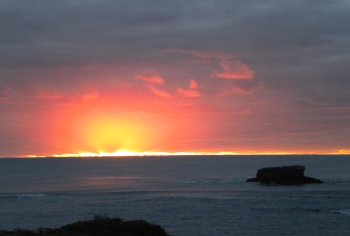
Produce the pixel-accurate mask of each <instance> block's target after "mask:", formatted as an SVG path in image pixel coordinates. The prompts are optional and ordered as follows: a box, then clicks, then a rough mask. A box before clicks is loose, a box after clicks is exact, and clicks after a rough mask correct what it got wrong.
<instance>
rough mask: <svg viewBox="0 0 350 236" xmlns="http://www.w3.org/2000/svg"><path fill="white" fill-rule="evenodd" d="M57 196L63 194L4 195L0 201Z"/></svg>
mask: <svg viewBox="0 0 350 236" xmlns="http://www.w3.org/2000/svg"><path fill="white" fill-rule="evenodd" d="M57 195H63V193H50V194H44V193H23V194H3V195H0V199H8V198H10V199H11V198H12V199H13V198H44V197H49V196H57Z"/></svg>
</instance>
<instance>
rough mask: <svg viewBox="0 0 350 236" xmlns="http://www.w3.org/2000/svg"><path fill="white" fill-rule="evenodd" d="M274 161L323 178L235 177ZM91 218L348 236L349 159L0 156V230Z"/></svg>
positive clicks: (178, 235) (173, 228) (188, 233)
mask: <svg viewBox="0 0 350 236" xmlns="http://www.w3.org/2000/svg"><path fill="white" fill-rule="evenodd" d="M282 165H305V166H306V172H305V175H307V176H311V177H315V178H320V179H322V180H323V181H324V182H325V183H324V184H311V185H304V186H262V185H259V184H257V183H247V182H246V181H245V180H246V179H247V178H250V177H254V176H255V174H256V170H257V169H258V168H261V167H269V166H282ZM95 215H100V216H109V217H121V218H124V219H127V220H131V219H145V220H147V221H149V222H151V223H155V224H159V225H161V226H162V227H163V228H165V230H166V231H167V232H168V233H169V234H170V235H172V236H221V235H222V236H227V235H350V157H345V156H343V157H340V156H294V157H293V156H288V157H270V156H260V157H257V156H214V157H203V156H198V157H135V158H97V159H88V158H87V159H77V158H75V159H74V158H72V159H57V158H50V159H49V158H46V159H7V158H5V159H0V229H3V230H11V229H15V228H27V229H35V228H38V227H58V226H62V225H64V224H67V223H72V222H74V221H77V220H84V219H91V218H93V217H94V216H95Z"/></svg>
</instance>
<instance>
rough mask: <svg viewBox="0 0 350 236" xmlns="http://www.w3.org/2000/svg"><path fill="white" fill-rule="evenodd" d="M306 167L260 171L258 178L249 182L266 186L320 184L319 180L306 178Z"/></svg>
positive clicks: (272, 168) (273, 168) (275, 168)
mask: <svg viewBox="0 0 350 236" xmlns="http://www.w3.org/2000/svg"><path fill="white" fill-rule="evenodd" d="M304 171H305V166H282V167H268V168H262V169H259V170H258V172H257V174H256V177H255V178H251V179H248V180H247V182H259V183H261V184H265V185H302V184H320V183H323V182H322V181H321V180H319V179H315V178H311V177H307V176H304Z"/></svg>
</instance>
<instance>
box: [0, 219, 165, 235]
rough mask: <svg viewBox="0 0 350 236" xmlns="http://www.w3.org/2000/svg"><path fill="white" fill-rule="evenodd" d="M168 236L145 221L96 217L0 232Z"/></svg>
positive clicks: (18, 233) (158, 227)
mask: <svg viewBox="0 0 350 236" xmlns="http://www.w3.org/2000/svg"><path fill="white" fill-rule="evenodd" d="M39 235H40V236H78V235H79V236H111V235H118V236H168V234H167V233H166V232H165V230H164V229H163V228H162V227H160V226H159V225H154V224H150V223H148V222H146V221H144V220H132V221H123V220H122V219H120V218H106V217H95V218H94V219H93V220H87V221H78V222H76V223H73V224H68V225H65V226H63V227H60V228H56V229H51V228H40V229H37V230H23V229H16V230H14V231H0V236H39Z"/></svg>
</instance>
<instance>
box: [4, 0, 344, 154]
mask: <svg viewBox="0 0 350 236" xmlns="http://www.w3.org/2000/svg"><path fill="white" fill-rule="evenodd" d="M349 23H350V1H347V0H343V1H342V0H333V1H326V0H307V1H305V0H294V1H284V0H268V1H261V0H256V1H254V0H252V1H246V0H236V1H233V0H193V1H182V0H177V1H164V0H147V1H145V0H142V1H141V0H135V1H130V0H117V1H116V0H113V1H112V0H98V1H97V0H95V1H93V0H63V1H62V0H61V1H47V0H36V1H19V0H18V1H17V0H3V1H1V3H0V35H1V36H0V58H1V60H0V151H1V152H0V156H2V157H8V156H26V155H38V156H51V155H55V154H77V153H102V152H103V153H112V152H117V151H131V152H169V153H173V152H194V153H214V152H233V153H271V152H272V153H281V152H283V153H337V152H339V153H350V26H349Z"/></svg>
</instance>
